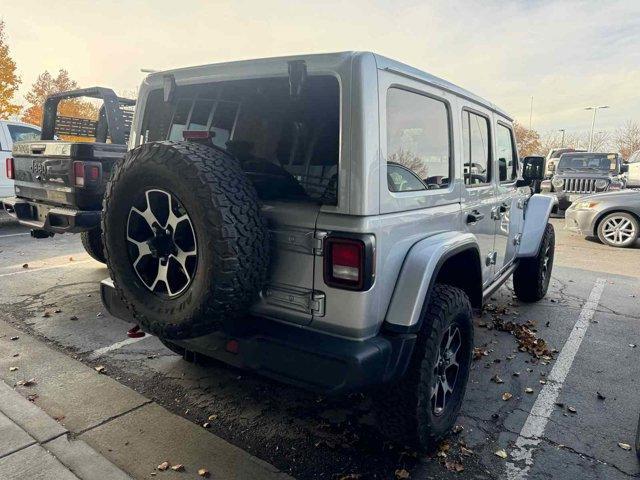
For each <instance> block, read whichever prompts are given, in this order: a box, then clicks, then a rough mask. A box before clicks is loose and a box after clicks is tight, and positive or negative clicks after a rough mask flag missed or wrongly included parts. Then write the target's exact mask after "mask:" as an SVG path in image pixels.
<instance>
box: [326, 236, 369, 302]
mask: <svg viewBox="0 0 640 480" xmlns="http://www.w3.org/2000/svg"><path fill="white" fill-rule="evenodd" d="M324 255H325V263H324V280H325V283H326V284H327V285H329V286H333V287H338V288H348V289H351V290H365V289H367V288H369V285H370V282H369V280H370V278H369V277H371V276H372V272H371V268H367V265H370V264H371V260H372V259H368V258H367V248H366V246H365V243H364V242H363V241H362V240H359V239H353V238H337V237H327V239H326V240H325V252H324ZM372 255H373V254H372V253H370V254H369V256H372ZM367 284H369V285H367Z"/></svg>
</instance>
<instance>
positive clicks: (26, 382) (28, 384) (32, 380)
mask: <svg viewBox="0 0 640 480" xmlns="http://www.w3.org/2000/svg"><path fill="white" fill-rule="evenodd" d="M35 384H36V379H35V378H30V379H29V380H19V381H18V382H17V383H16V385H19V386H21V387H31V386H33V385H35Z"/></svg>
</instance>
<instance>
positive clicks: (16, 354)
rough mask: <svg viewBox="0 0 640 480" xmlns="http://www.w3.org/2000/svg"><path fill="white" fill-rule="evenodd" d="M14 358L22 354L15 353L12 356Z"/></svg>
mask: <svg viewBox="0 0 640 480" xmlns="http://www.w3.org/2000/svg"><path fill="white" fill-rule="evenodd" d="M11 356H12V357H13V358H16V357H19V356H20V354H19V353H14V354H13V355H11Z"/></svg>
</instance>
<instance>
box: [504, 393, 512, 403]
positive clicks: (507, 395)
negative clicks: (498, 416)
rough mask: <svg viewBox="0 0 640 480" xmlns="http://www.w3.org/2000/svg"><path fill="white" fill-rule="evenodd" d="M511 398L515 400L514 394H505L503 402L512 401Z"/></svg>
mask: <svg viewBox="0 0 640 480" xmlns="http://www.w3.org/2000/svg"><path fill="white" fill-rule="evenodd" d="M511 398H513V394H511V393H509V392H504V393H503V394H502V400H504V401H505V402H506V401H507V400H511Z"/></svg>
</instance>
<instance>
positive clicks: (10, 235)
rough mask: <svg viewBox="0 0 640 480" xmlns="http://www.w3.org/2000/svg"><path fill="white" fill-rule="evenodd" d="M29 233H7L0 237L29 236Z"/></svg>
mask: <svg viewBox="0 0 640 480" xmlns="http://www.w3.org/2000/svg"><path fill="white" fill-rule="evenodd" d="M30 235H31V234H30V233H8V234H6V235H0V238H9V237H22V236H30Z"/></svg>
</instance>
